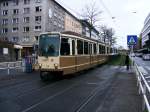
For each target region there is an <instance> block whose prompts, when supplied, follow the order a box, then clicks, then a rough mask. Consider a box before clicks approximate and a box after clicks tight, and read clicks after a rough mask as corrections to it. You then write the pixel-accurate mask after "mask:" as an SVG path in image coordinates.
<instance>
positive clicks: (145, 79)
mask: <svg viewBox="0 0 150 112" xmlns="http://www.w3.org/2000/svg"><path fill="white" fill-rule="evenodd" d="M133 66H134V70H135V72H136V78H137V86H138V88H139V94H140V95H142V98H143V104H142V110H143V111H145V109H146V110H147V112H150V103H149V99H150V86H149V84H148V83H149V82H150V75H149V74H146V73H143V72H142V71H141V70H140V67H139V66H138V65H137V64H136V63H135V62H134V61H133Z"/></svg>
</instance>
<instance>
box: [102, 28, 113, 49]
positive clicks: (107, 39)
mask: <svg viewBox="0 0 150 112" xmlns="http://www.w3.org/2000/svg"><path fill="white" fill-rule="evenodd" d="M100 32H101V35H102V38H103V40H104V43H108V44H109V45H110V46H112V45H114V44H115V43H116V38H115V37H114V34H115V31H114V29H113V28H107V26H105V25H104V26H101V28H100Z"/></svg>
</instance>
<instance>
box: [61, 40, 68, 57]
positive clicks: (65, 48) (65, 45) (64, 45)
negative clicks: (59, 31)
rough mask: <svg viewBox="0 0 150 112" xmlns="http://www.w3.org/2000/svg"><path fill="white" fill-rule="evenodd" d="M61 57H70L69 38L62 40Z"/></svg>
mask: <svg viewBox="0 0 150 112" xmlns="http://www.w3.org/2000/svg"><path fill="white" fill-rule="evenodd" d="M60 53H61V55H70V43H69V38H62V39H61V50H60Z"/></svg>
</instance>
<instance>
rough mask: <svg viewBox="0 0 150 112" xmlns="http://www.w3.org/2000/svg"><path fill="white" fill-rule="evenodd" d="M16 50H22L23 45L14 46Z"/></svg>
mask: <svg viewBox="0 0 150 112" xmlns="http://www.w3.org/2000/svg"><path fill="white" fill-rule="evenodd" d="M14 48H16V49H22V48H23V47H22V46H21V45H14Z"/></svg>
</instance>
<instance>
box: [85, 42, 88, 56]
mask: <svg viewBox="0 0 150 112" xmlns="http://www.w3.org/2000/svg"><path fill="white" fill-rule="evenodd" d="M84 54H89V47H88V42H84Z"/></svg>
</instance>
